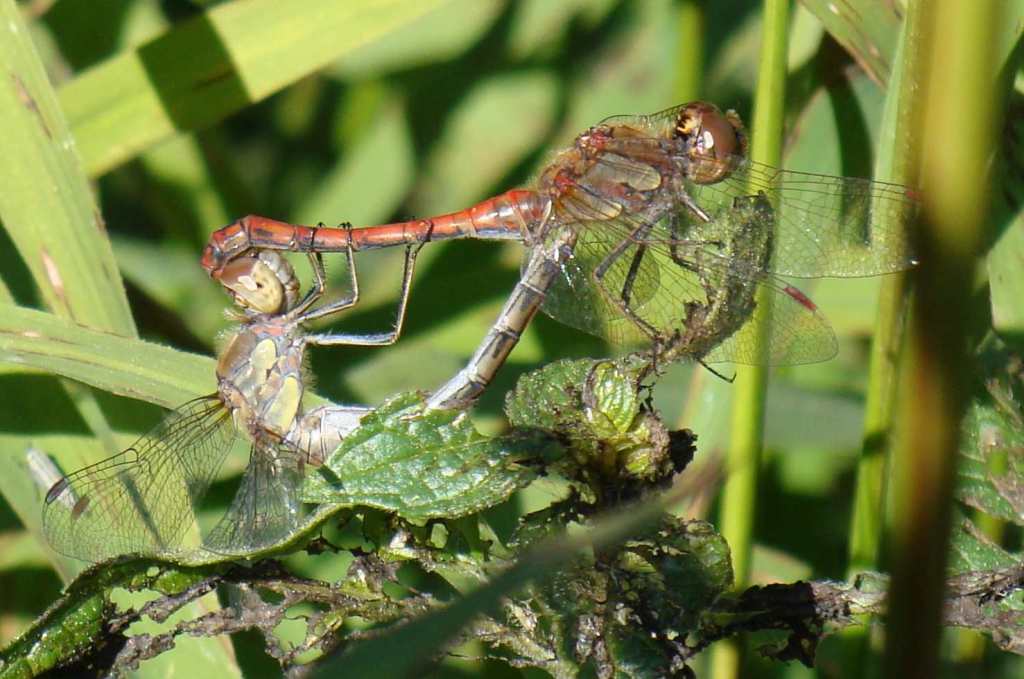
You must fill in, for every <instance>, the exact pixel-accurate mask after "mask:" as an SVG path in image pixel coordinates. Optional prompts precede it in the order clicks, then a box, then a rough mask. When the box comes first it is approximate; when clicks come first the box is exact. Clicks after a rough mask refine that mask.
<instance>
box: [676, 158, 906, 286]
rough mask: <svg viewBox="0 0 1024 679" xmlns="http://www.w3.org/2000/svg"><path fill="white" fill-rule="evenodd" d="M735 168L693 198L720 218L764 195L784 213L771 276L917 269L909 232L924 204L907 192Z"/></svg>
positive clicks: (757, 167)
mask: <svg viewBox="0 0 1024 679" xmlns="http://www.w3.org/2000/svg"><path fill="white" fill-rule="evenodd" d="M701 162H703V161H701ZM730 163H731V164H733V165H734V167H735V169H734V170H733V172H732V174H731V175H730V176H729V177H728V178H727V179H725V180H724V181H721V182H718V183H717V184H704V185H700V186H697V185H693V184H688V185H687V191H688V193H689V194H690V195H691V196H692V197H693V199H694V201H695V202H696V203H697V204H698V205H700V206H701V208H703V209H704V210H705V211H706V212H707V213H708V214H709V215H711V216H712V218H713V219H717V218H719V216H720V215H722V214H723V212H725V211H728V210H730V209H731V206H732V202H733V199H734V198H736V197H737V196H742V195H750V194H752V193H756V192H758V191H762V192H764V194H765V195H766V196H768V199H769V200H770V201H771V203H772V206H773V207H774V208H775V211H776V226H775V234H774V249H775V256H774V258H773V259H772V262H771V264H770V267H769V270H770V271H771V272H773V273H776V274H781V275H784V276H796V277H799V278H816V277H821V276H830V277H849V276H873V275H876V274H884V273H892V272H895V271H904V270H906V269H908V268H910V267H911V266H912V265H913V264H914V261H915V260H914V256H913V253H912V248H911V244H910V241H909V236H908V232H907V230H906V228H905V225H906V223H907V220H908V219H909V217H910V215H912V214H913V213H914V212H915V211H916V210H917V208H918V202H917V200H916V198H915V197H914V196H913V194H912V193H911V192H910V191H909V190H908V189H907V188H906V187H905V186H900V185H898V184H887V183H884V182H876V181H871V180H868V179H858V178H855V177H832V176H829V175H820V174H811V173H807V172H793V171H790V170H780V169H777V168H774V167H771V166H770V165H762V164H760V163H754V162H751V161H749V160H745V159H740V158H734V159H732V160H731V161H730Z"/></svg>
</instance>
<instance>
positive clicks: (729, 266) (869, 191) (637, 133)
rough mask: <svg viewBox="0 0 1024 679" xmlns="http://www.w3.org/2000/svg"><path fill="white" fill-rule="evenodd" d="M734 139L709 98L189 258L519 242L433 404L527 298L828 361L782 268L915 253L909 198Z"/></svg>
mask: <svg viewBox="0 0 1024 679" xmlns="http://www.w3.org/2000/svg"><path fill="white" fill-rule="evenodd" d="M747 148H748V137H747V133H746V131H745V129H744V127H743V124H742V121H741V120H740V118H739V116H738V115H737V114H736V113H735V112H733V111H727V112H724V113H723V112H722V111H721V110H720V109H718V108H717V107H716V106H714V105H713V104H710V103H708V102H702V101H695V102H690V103H688V104H683V105H680V106H676V107H673V108H670V109H666V110H664V111H661V112H658V113H654V114H649V115H636V116H615V117H612V118H608V119H606V120H604V121H603V122H601V123H599V124H597V125H595V126H593V127H591V128H590V129H588V130H587V131H586V132H584V133H583V134H581V135H579V136H578V137H576V139H575V141H574V143H573V144H572V145H571V146H569V147H568V148H565V149H563V150H561V151H559V152H558V153H557V154H556V155H555V156H554V157H553V159H552V160H551V162H550V163H549V164H548V165H547V166H545V167H544V168H543V169H542V170H541V172H540V173H539V175H538V176H537V177H536V179H535V180H534V181H533V183H532V186H531V187H530V188H525V189H513V190H510V191H507V192H505V193H502V194H500V195H498V196H495V197H493V198H489V199H487V200H484V201H482V202H480V203H478V204H476V205H474V206H472V207H470V208H467V209H464V210H460V211H458V212H453V213H450V214H445V215H441V216H437V217H431V218H426V219H417V220H412V221H406V222H399V223H394V224H385V225H377V226H368V227H362V228H357V229H349V230H341V229H320V228H315V227H307V226H303V225H296V224H290V223H287V222H281V221H277V220H274V219H270V218H266V217H260V216H258V215H249V216H247V217H243V218H242V219H239V220H237V221H236V222H233V223H231V224H229V225H227V226H225V227H223V228H221V229H219V230H218V231H216V232H214V233H213V235H212V236H211V239H210V241H209V243H208V244H207V247H206V249H205V250H204V253H203V258H202V264H203V266H204V268H205V269H206V270H207V272H209V273H210V275H211V276H213V277H214V278H217V277H218V276H220V275H221V273H222V271H223V270H224V267H225V266H226V265H227V264H228V263H229V262H231V261H232V260H233V258H235V257H237V256H240V255H241V254H243V253H245V252H247V251H248V250H249V249H250V248H253V247H258V248H272V249H280V250H292V251H302V252H332V251H342V250H346V249H349V248H351V249H355V250H363V249H370V248H378V247H387V246H392V245H398V244H402V243H412V242H417V241H422V240H424V239H425V238H426V237H427V234H430V239H432V240H444V239H454V238H479V239H496V240H514V241H519V242H522V243H523V244H524V245H525V246H526V248H527V252H526V255H525V257H524V263H523V266H522V271H521V275H520V278H519V281H518V283H517V285H516V287H515V289H514V290H513V292H512V294H511V295H510V297H509V299H508V300H507V302H506V304H505V306H504V307H503V309H502V311H501V314H500V315H499V317H498V319H497V321H496V322H495V323H494V325H493V326H492V328H491V329H490V331H489V332H488V334H487V336H486V337H485V339H484V340H483V342H482V343H481V344H480V346H479V348H478V349H477V351H476V353H475V354H474V355H473V357H472V358H471V359H470V361H469V363H468V365H467V366H466V367H465V368H464V369H463V370H462V371H460V372H459V374H458V375H456V376H455V377H454V378H453V379H452V380H450V381H449V382H448V383H446V384H445V385H443V386H442V387H441V388H440V389H438V390H437V391H435V392H434V394H433V395H432V397H431V399H430V402H429V405H430V406H431V407H434V408H449V407H464V406H466V405H469V404H471V403H472V402H473V401H474V400H475V399H476V398H477V397H478V396H479V395H480V393H482V391H483V390H484V389H485V388H486V386H487V384H488V383H489V382H490V380H491V379H492V378H493V376H494V374H495V373H496V371H497V370H498V368H499V367H500V366H501V364H502V363H503V362H504V360H505V358H506V357H507V356H508V354H509V353H510V352H511V350H512V348H513V347H514V346H515V344H516V342H517V341H518V338H519V336H520V335H521V333H522V331H523V329H524V328H525V327H526V325H527V324H528V323H529V321H530V320H531V319H532V317H533V315H534V314H535V313H536V312H537V310H538V309H539V308H543V310H544V311H545V312H546V313H548V314H549V315H550V316H552V317H553V318H555V319H556V320H559V321H561V322H563V323H566V324H568V325H570V326H573V327H576V328H578V329H580V330H583V331H585V332H589V333H592V334H594V335H596V336H598V337H601V338H604V339H606V340H609V341H611V342H613V343H624V344H641V345H643V344H646V345H648V346H651V347H653V349H654V351H655V355H658V353H659V352H660V353H662V354H664V355H667V356H669V357H670V359H671V360H676V359H678V358H681V357H685V358H689V359H693V360H697V361H700V362H701V363H703V364H705V365H707V364H709V363H717V362H733V363H740V364H767V365H791V364H800V363H813V362H818V361H823V360H827V359H829V358H831V357H832V356H834V355H835V353H836V351H837V342H836V339H835V335H834V333H833V332H832V329H831V326H830V325H829V324H828V322H827V321H826V320H825V319H824V317H823V316H822V314H821V313H820V312H819V310H818V309H817V307H816V305H815V304H814V303H813V302H812V301H811V299H810V298H809V297H808V296H807V295H805V294H804V293H803V292H801V291H800V290H799V289H798V288H797V287H795V286H794V285H792V284H791V283H789V282H787V280H786V279H785V277H788V278H819V277H854V276H873V275H879V274H886V273H893V272H897V271H902V270H906V269H908V268H910V267H912V266H913V265H914V264H915V260H914V256H913V254H912V251H911V247H910V243H909V241H908V238H907V235H906V233H905V229H904V225H905V224H906V222H907V220H908V219H909V218H910V217H912V215H913V214H914V213H915V211H916V210H917V208H918V202H919V201H918V198H917V196H916V195H915V193H914V192H913V191H912V190H910V189H908V188H907V187H905V186H901V185H898V184H889V183H884V182H877V181H871V180H867V179H860V178H853V177H834V176H828V175H821V174H812V173H806V172H798V171H791V170H784V169H779V168H775V167H772V166H770V165H766V164H762V163H758V162H754V161H752V160H750V159H749V158H748V157H747ZM759 290H763V291H764V292H763V295H761V296H758V295H757V294H756V293H757V292H758V291H759ZM759 299H760V300H766V301H767V303H765V304H760V305H759V304H758V302H757V300H759ZM759 318H763V319H764V320H763V321H762V322H761V323H760V324H758V323H755V320H756V319H759ZM761 327H767V331H759V330H758V328H761Z"/></svg>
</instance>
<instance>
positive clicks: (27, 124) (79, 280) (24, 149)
mask: <svg viewBox="0 0 1024 679" xmlns="http://www.w3.org/2000/svg"><path fill="white" fill-rule="evenodd" d="M0 70H2V71H3V73H4V76H3V79H4V82H5V85H4V86H3V87H0V129H2V130H3V133H4V152H3V153H2V154H0V187H3V190H2V191H0V223H2V224H3V226H4V227H5V228H6V229H7V232H8V234H9V235H10V238H11V240H12V241H13V243H14V245H15V247H16V248H17V249H18V253H19V254H20V255H21V258H22V260H23V261H24V262H25V265H26V266H27V268H28V269H29V271H30V272H31V274H32V278H33V280H34V281H35V284H36V286H37V287H38V289H39V290H40V291H42V297H43V299H44V301H45V303H46V305H47V306H48V307H49V308H50V309H52V310H53V311H54V312H56V313H59V314H61V315H63V316H67V317H70V318H73V319H74V320H75V321H76V322H77V323H78V324H80V325H89V326H93V327H96V328H101V329H103V330H107V331H110V332H117V333H120V334H122V335H134V334H135V324H134V321H133V320H132V317H131V312H130V311H129V309H128V301H127V298H126V297H125V294H124V287H123V286H122V284H121V277H120V274H119V273H118V271H117V266H116V265H115V263H114V256H113V253H112V251H111V249H110V242H109V241H108V240H107V238H106V233H105V231H104V225H103V219H102V217H101V216H100V214H99V211H98V209H97V207H96V204H95V202H94V200H93V196H92V192H91V191H90V188H89V185H88V181H87V179H86V177H85V175H84V174H83V173H82V170H81V162H80V160H79V157H78V155H77V153H76V147H75V140H74V139H73V138H72V135H71V134H70V133H69V132H68V125H67V122H66V121H65V112H64V111H62V110H61V108H60V106H59V105H58V103H57V97H56V95H55V94H54V92H53V89H52V88H51V87H50V83H49V82H48V81H47V78H46V73H45V71H44V69H43V65H42V63H40V61H39V56H38V54H37V52H36V49H35V46H34V45H33V44H32V41H31V40H30V38H29V32H28V29H27V28H26V26H25V24H24V23H23V22H22V19H21V15H20V12H19V10H18V7H17V6H15V4H14V3H13V2H12V1H11V0H2V1H0ZM5 275H6V272H5Z"/></svg>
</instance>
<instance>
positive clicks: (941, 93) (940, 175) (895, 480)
mask: <svg viewBox="0 0 1024 679" xmlns="http://www.w3.org/2000/svg"><path fill="white" fill-rule="evenodd" d="M998 9H999V3H987V2H982V3H959V2H933V3H925V2H922V3H920V6H915V7H914V8H913V9H912V10H911V12H912V13H917V12H920V13H921V15H920V16H921V21H922V32H921V36H922V39H921V41H920V45H921V49H922V50H923V52H922V53H923V55H924V56H923V58H924V69H923V75H924V81H923V83H922V84H923V88H922V89H921V90H920V92H919V95H918V96H920V97H922V100H923V106H922V109H921V110H922V115H921V118H920V123H921V133H922V137H921V147H920V148H921V154H920V166H919V167H920V176H921V182H920V185H921V189H922V196H923V198H922V201H923V204H922V207H923V209H922V215H921V220H920V229H919V234H918V235H919V238H918V242H919V243H918V244H919V256H920V260H921V264H920V265H919V266H918V268H917V270H916V271H915V287H914V307H913V315H912V322H911V328H910V345H909V346H910V356H909V360H908V361H907V364H906V365H905V366H904V369H903V371H902V373H901V376H900V377H901V380H900V393H901V394H902V395H903V398H902V399H901V403H900V408H899V422H898V430H897V438H896V446H895V448H894V455H893V464H892V478H891V480H890V484H891V488H892V493H891V502H890V510H891V511H889V512H888V514H889V516H890V517H891V519H890V525H889V540H888V556H889V559H888V561H889V563H890V564H891V570H892V590H891V592H890V601H891V604H890V609H889V616H888V626H887V630H886V652H885V670H886V676H890V677H900V678H904V677H934V676H937V675H938V657H939V638H940V630H941V627H940V625H941V614H942V594H943V582H944V577H945V563H946V555H947V551H948V542H949V520H950V505H951V495H952V486H953V472H954V464H955V460H956V453H957V448H958V444H959V439H960V420H961V417H962V415H963V412H964V408H965V407H966V402H967V394H968V391H969V389H968V386H969V380H970V373H969V361H968V356H967V352H966V346H967V332H968V321H969V319H968V310H969V309H970V308H971V287H972V283H973V280H974V265H975V258H976V256H977V253H978V251H979V249H980V247H981V245H982V242H983V232H984V225H985V218H986V212H987V207H988V204H989V196H988V186H987V184H988V182H987V179H988V167H987V162H988V159H989V158H990V157H991V155H992V154H993V152H994V151H993V143H994V134H993V130H994V119H995V109H996V100H997V94H996V92H997V89H996V82H997V78H996V67H995V55H994V47H995V45H996V44H997V42H998V41H997V40H996V27H997V26H998V20H999V17H998V14H999V12H998ZM950 140H956V143H950Z"/></svg>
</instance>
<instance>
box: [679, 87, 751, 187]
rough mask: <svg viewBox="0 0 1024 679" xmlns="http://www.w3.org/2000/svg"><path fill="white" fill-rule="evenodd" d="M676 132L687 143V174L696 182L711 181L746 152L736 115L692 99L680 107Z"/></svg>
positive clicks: (726, 172) (729, 170)
mask: <svg viewBox="0 0 1024 679" xmlns="http://www.w3.org/2000/svg"><path fill="white" fill-rule="evenodd" d="M675 134H676V136H678V137H681V138H682V139H683V140H684V141H685V143H686V152H687V155H688V156H689V157H690V160H691V161H692V162H691V164H690V167H689V168H688V171H687V175H686V176H687V178H688V179H689V180H690V181H692V182H694V183H696V184H714V183H715V182H720V181H722V180H723V179H725V178H726V177H728V176H729V175H730V174H731V173H732V171H733V170H734V169H735V160H736V158H737V157H739V156H743V155H744V154H746V134H745V132H744V130H743V124H742V123H741V122H740V119H739V116H737V115H736V114H735V113H733V112H732V111H729V112H728V113H722V112H721V111H720V110H719V109H718V107H717V106H715V105H714V104H709V103H707V102H705V101H695V102H692V103H689V104H687V105H686V106H684V107H683V109H682V111H681V112H680V113H679V118H678V120H677V122H676V129H675Z"/></svg>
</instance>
